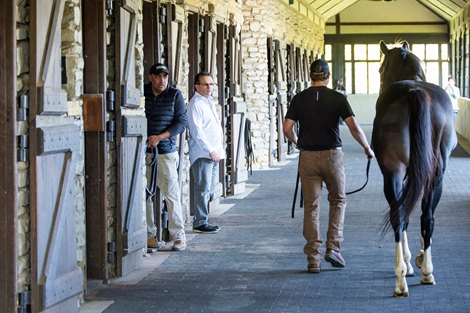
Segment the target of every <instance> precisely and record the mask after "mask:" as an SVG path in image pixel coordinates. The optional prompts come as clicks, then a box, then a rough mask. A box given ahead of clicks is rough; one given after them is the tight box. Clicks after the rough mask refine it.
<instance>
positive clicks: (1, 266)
mask: <svg viewBox="0 0 470 313" xmlns="http://www.w3.org/2000/svg"><path fill="white" fill-rule="evenodd" d="M15 4H16V1H13V0H6V1H2V2H1V4H0V59H1V60H10V62H1V63H0V158H1V160H2V162H1V163H0V173H2V175H1V179H0V203H2V205H1V206H0V229H1V230H2V231H1V232H0V240H1V242H2V244H1V245H0V277H2V279H1V280H0V312H6V313H13V312H16V310H17V308H16V292H17V290H16V289H17V275H16V274H17V273H16V272H17V270H16V269H17V261H16V260H17V248H16V247H17V227H16V225H17V223H18V220H17V200H16V194H17V188H18V184H17V180H16V175H17V173H16V150H15V146H16V142H15V139H16V101H15V99H16V36H15V33H16V22H15V16H16V15H15Z"/></svg>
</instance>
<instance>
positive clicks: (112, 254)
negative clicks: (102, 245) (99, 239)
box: [108, 241, 116, 263]
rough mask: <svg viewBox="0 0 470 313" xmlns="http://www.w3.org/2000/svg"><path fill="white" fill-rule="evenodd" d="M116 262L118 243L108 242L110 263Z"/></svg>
mask: <svg viewBox="0 0 470 313" xmlns="http://www.w3.org/2000/svg"><path fill="white" fill-rule="evenodd" d="M115 262H116V242H115V241H111V242H108V263H115Z"/></svg>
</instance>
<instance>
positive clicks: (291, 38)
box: [16, 0, 323, 291]
mask: <svg viewBox="0 0 470 313" xmlns="http://www.w3.org/2000/svg"><path fill="white" fill-rule="evenodd" d="M142 1H143V0H137V2H138V5H139V6H140V7H142ZM29 3H30V2H29V1H27V0H17V17H16V22H17V34H16V35H17V60H16V61H17V74H18V78H17V91H18V96H21V95H26V94H27V93H28V91H29V58H30V54H29V53H30V47H29V15H28V14H29ZM163 3H164V2H162V4H163ZM177 5H178V7H180V8H183V9H184V10H185V13H186V15H185V16H186V17H187V16H188V14H189V13H190V12H198V13H200V14H201V15H211V16H213V17H214V18H215V19H216V20H217V21H219V22H222V23H224V24H226V25H236V26H237V29H239V30H241V45H242V49H243V50H242V88H241V89H242V92H243V93H242V95H243V99H241V100H240V101H245V102H246V107H247V117H248V118H249V119H250V120H251V121H252V135H253V144H254V149H255V157H256V159H255V164H254V165H255V167H266V166H268V162H269V160H268V159H269V144H268V143H269V140H270V138H269V136H270V134H269V132H270V129H269V119H270V118H272V117H270V112H269V107H268V96H269V91H268V85H267V83H268V82H267V77H268V66H267V38H268V36H269V37H270V38H273V39H275V40H279V41H280V42H281V47H282V48H281V54H282V58H283V59H285V58H286V44H288V43H292V44H295V45H296V46H297V47H302V49H305V50H308V51H311V50H314V51H317V52H320V51H321V47H322V45H323V42H322V41H321V40H322V39H321V38H323V37H322V34H323V33H322V30H321V29H322V28H321V26H319V25H318V24H316V23H315V22H313V21H312V20H311V19H308V18H306V17H305V18H303V17H299V16H298V13H297V12H296V11H293V10H291V8H290V7H289V6H288V5H285V2H284V1H283V0H267V1H266V0H245V1H242V0H230V1H217V0H181V1H178V4H177ZM114 9H115V10H116V8H114ZM81 10H82V7H81V1H80V0H66V2H65V8H64V14H63V20H62V56H63V59H62V60H64V61H65V64H63V65H64V68H65V77H66V82H64V84H63V86H62V87H63V89H64V90H65V91H66V92H67V105H68V112H67V116H68V118H69V119H70V120H73V122H74V123H75V124H76V125H77V126H78V127H79V129H80V136H81V138H80V149H79V152H78V153H77V161H78V162H77V163H76V164H77V165H76V168H75V169H74V173H75V212H76V230H77V245H78V248H77V255H76V257H77V263H78V266H79V267H80V268H81V269H82V270H83V272H84V273H86V218H85V212H86V210H85V209H86V208H85V190H84V189H85V187H84V185H85V173H84V172H85V170H84V156H85V153H84V139H83V137H84V131H83V112H82V104H83V103H82V98H81V97H82V95H83V92H84V91H83V89H84V82H83V79H84V72H83V70H84V63H85V62H84V55H83V42H82V12H81ZM107 12H108V11H107ZM137 21H138V26H137V37H136V48H135V51H134V53H135V60H136V68H135V72H136V73H137V87H138V88H140V89H141V91H143V84H144V81H145V75H147V73H144V72H143V71H144V66H143V60H144V53H143V30H142V11H141V10H139V11H138V12H137ZM187 21H188V19H187V18H186V19H185V21H184V24H183V46H182V51H181V60H182V63H181V66H182V69H183V71H182V74H183V75H182V77H181V81H180V83H179V86H178V88H179V89H180V90H181V91H182V93H183V95H184V96H185V99H186V101H189V99H188V94H189V88H192V86H188V73H189V66H190V64H189V63H188V48H189V43H188V36H189V35H188V34H189V30H188V22H187ZM106 23H107V25H106V26H107V37H106V38H107V39H106V40H107V43H106V44H107V51H108V56H107V60H106V62H107V63H106V69H107V83H108V86H106V88H107V89H114V88H115V86H116V82H115V79H116V78H115V72H116V70H115V56H113V55H112V54H110V52H111V51H114V48H115V47H114V45H115V38H114V36H115V35H114V16H113V15H108V14H107V17H106ZM312 29H313V30H314V35H313V36H312ZM217 75H218V73H217V72H215V73H213V76H214V80H215V81H217ZM285 93H286V84H285V83H284V84H283V85H282V86H281V94H282V95H283V99H284V101H285V99H286V97H285ZM214 96H216V95H214ZM143 104H144V98H143V97H142V98H141V106H140V108H138V109H136V110H133V111H132V114H138V115H143V114H144V108H143ZM123 110H124V112H126V109H123ZM126 113H130V112H126ZM113 114H114V113H112V112H107V116H106V121H108V120H110V119H115V117H114V115H113ZM45 121H46V122H47V119H45ZM23 134H28V121H27V120H25V121H18V127H17V135H23ZM106 149H107V158H108V159H107V161H106V164H107V165H108V168H107V169H106V170H107V172H108V177H107V182H108V186H106V189H107V194H106V195H103V196H105V197H107V203H108V207H107V212H106V216H107V226H108V231H107V235H108V238H107V239H108V241H109V242H111V241H115V240H116V238H115V237H116V233H115V231H114V229H115V227H116V225H115V224H116V198H117V195H116V190H117V188H116V183H117V180H116V172H117V171H118V169H117V168H116V167H117V162H116V160H117V150H116V144H115V142H107V143H106ZM184 151H185V155H186V156H185V161H184V163H183V167H184V169H183V173H184V175H185V179H184V187H183V191H182V200H183V208H184V210H185V216H186V218H187V223H190V221H189V218H190V216H189V160H188V157H187V154H188V147H187V142H186V141H185V147H184ZM142 164H144V162H142ZM141 170H142V174H143V175H142V177H143V179H144V180H145V175H144V172H145V168H144V167H142V169H141ZM29 198H30V195H29V165H28V163H27V162H18V206H19V208H18V221H19V227H18V230H19V233H18V237H19V240H18V242H19V248H18V276H19V277H18V289H19V290H20V291H21V290H28V288H29V286H28V285H29V284H30V283H31V276H30V273H31V264H30V258H31V256H30V241H29V238H30V235H31V234H30V203H29ZM142 201H143V202H144V201H145V196H144V195H142ZM142 207H143V208H145V205H143V206H142ZM144 216H145V214H144ZM143 222H144V221H143ZM109 270H110V272H114V271H115V269H112V268H110V269H109ZM85 276H86V275H85Z"/></svg>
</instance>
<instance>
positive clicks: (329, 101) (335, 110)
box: [283, 59, 374, 273]
mask: <svg viewBox="0 0 470 313" xmlns="http://www.w3.org/2000/svg"><path fill="white" fill-rule="evenodd" d="M329 79H330V69H329V66H328V63H327V62H326V61H325V60H322V59H318V60H316V61H314V62H313V63H312V64H311V66H310V80H311V86H310V87H309V88H308V89H305V90H303V91H302V92H300V93H298V94H296V95H295V96H294V98H293V99H292V101H291V102H290V104H289V108H288V110H287V114H286V117H285V121H284V125H283V127H284V134H285V135H286V137H287V138H288V139H289V140H290V141H291V142H293V143H294V144H295V145H297V148H298V149H299V150H300V157H299V175H300V179H301V183H302V193H303V196H304V226H303V235H304V237H305V239H306V241H307V243H306V244H305V246H304V252H305V254H306V255H307V262H308V267H307V269H308V271H309V272H310V273H319V272H320V269H321V258H322V253H321V251H320V248H321V246H322V243H323V242H322V239H321V233H320V222H319V221H320V203H321V201H320V200H321V199H320V196H321V192H322V185H323V183H325V185H326V188H327V189H328V202H329V204H330V211H329V221H328V230H327V237H326V253H325V260H326V261H327V262H329V263H331V265H332V266H333V267H345V266H346V262H345V261H344V259H343V257H342V256H341V254H340V248H341V242H342V241H343V224H344V213H345V209H346V191H345V184H346V182H345V173H344V165H343V151H342V150H341V146H342V143H341V138H340V136H339V121H340V118H342V119H343V120H344V122H345V123H346V125H347V126H348V128H349V131H350V132H351V134H352V136H353V137H354V139H356V141H357V142H358V143H359V144H360V145H361V146H362V147H363V148H364V153H365V154H366V156H367V157H369V158H372V157H374V152H373V151H372V149H371V148H370V146H369V144H368V142H367V138H366V136H365V135H364V132H363V131H362V129H361V127H360V126H359V124H358V123H357V122H356V119H355V118H354V113H353V111H352V109H351V107H350V105H349V103H348V101H347V99H346V97H345V96H344V95H342V94H340V93H338V92H336V91H334V90H333V89H330V88H328V87H327V85H328V81H329ZM297 123H298V124H299V133H298V137H297V134H296V133H295V132H294V126H295V124H297Z"/></svg>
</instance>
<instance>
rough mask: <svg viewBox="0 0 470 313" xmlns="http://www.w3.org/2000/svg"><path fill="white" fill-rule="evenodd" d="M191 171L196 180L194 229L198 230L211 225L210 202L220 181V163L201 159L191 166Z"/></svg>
mask: <svg viewBox="0 0 470 313" xmlns="http://www.w3.org/2000/svg"><path fill="white" fill-rule="evenodd" d="M191 171H192V173H193V178H194V220H193V228H196V227H199V226H202V225H207V224H208V223H209V222H208V219H209V201H210V198H211V196H212V195H213V194H214V191H215V186H216V185H217V182H218V181H219V180H218V176H219V163H218V162H213V161H212V160H211V159H206V158H199V159H197V160H196V161H195V162H194V163H193V164H192V165H191Z"/></svg>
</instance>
